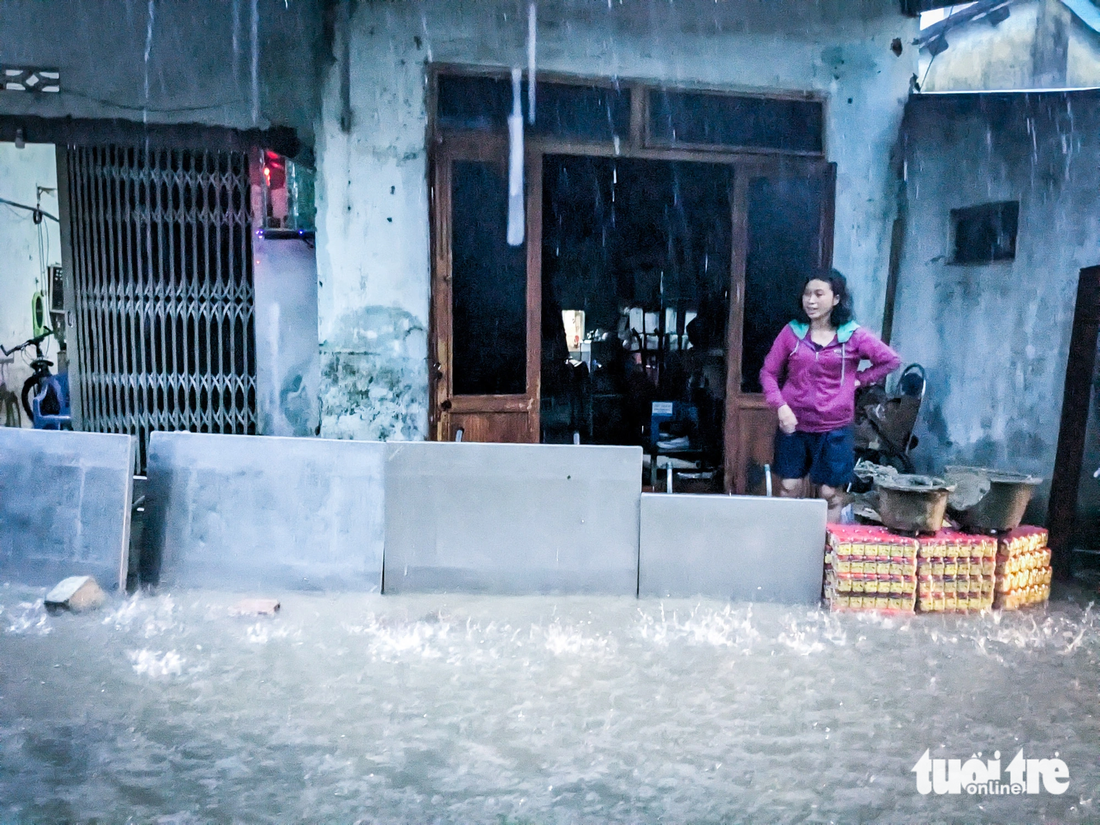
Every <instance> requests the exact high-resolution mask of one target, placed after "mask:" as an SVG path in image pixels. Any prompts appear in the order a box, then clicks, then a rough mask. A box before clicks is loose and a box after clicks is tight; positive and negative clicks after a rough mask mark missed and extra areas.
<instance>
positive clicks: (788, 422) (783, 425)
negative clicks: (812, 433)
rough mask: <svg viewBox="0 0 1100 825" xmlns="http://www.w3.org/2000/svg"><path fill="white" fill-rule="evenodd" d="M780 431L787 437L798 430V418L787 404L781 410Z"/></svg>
mask: <svg viewBox="0 0 1100 825" xmlns="http://www.w3.org/2000/svg"><path fill="white" fill-rule="evenodd" d="M779 429H781V430H782V431H783V432H785V433H786V434H787V435H790V434H791V433H793V432H794V431H795V430H796V429H798V418H797V417H796V416H795V414H794V410H792V409H791V408H790V407H789V406H788V405H787V404H784V405H783V406H782V407H780V408H779Z"/></svg>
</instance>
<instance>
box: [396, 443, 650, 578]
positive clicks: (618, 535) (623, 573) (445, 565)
mask: <svg viewBox="0 0 1100 825" xmlns="http://www.w3.org/2000/svg"><path fill="white" fill-rule="evenodd" d="M388 446H389V457H388V460H387V465H386V571H385V592H387V593H398V592H411V591H436V592H438V591H449V592H465V593H503V594H525V593H607V594H620V595H634V594H635V593H636V592H637V581H638V580H637V569H638V500H639V497H640V496H641V478H642V451H641V448H640V447H596V446H573V445H550V444H475V443H408V444H393V443H391V444H389V445H388Z"/></svg>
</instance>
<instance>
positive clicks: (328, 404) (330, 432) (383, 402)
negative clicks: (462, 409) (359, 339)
mask: <svg viewBox="0 0 1100 825" xmlns="http://www.w3.org/2000/svg"><path fill="white" fill-rule="evenodd" d="M427 429H428V369H427V363H426V362H424V361H411V360H408V359H399V358H386V357H384V356H381V355H374V354H371V353H366V352H328V353H323V354H322V356H321V435H322V437H324V438H349V439H359V440H369V441H422V440H424V438H425V437H426V434H427Z"/></svg>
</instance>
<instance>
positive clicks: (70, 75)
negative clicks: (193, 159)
mask: <svg viewBox="0 0 1100 825" xmlns="http://www.w3.org/2000/svg"><path fill="white" fill-rule="evenodd" d="M322 9H323V3H322V2H321V0H225V1H224V2H210V0H206V1H205V2H197V1H195V0H149V1H148V2H125V3H122V2H118V0H4V6H3V58H2V60H3V62H4V64H5V65H14V66H30V67H56V68H58V69H60V70H61V86H62V93H61V94H55V95H32V94H24V93H14V92H12V93H7V92H6V93H4V94H3V95H2V96H0V114H14V115H39V116H43V117H64V116H71V117H77V118H121V119H124V120H132V121H137V122H148V123H200V124H205V125H216V126H230V127H234V128H241V129H249V128H254V127H261V128H266V127H268V126H271V125H282V126H290V127H292V128H294V129H296V130H298V132H299V133H300V135H301V136H302V137H303V138H304V139H305V140H306V142H307V143H308V142H311V136H312V131H313V123H314V120H315V117H316V111H317V108H318V95H317V90H318V85H317V77H318V74H319V69H320V66H321V65H322V64H323V63H324V61H325V59H326V55H328V54H330V53H331V52H330V47H329V45H328V44H326V43H325V37H324V31H323V28H324V27H323V23H324V15H323V13H322ZM254 10H255V14H256V23H257V25H256V28H257V33H258V36H257V38H256V39H255V41H254V40H253V37H252V20H253V11H254ZM254 43H255V45H256V47H257V48H256V52H255V53H256V69H257V81H256V83H255V85H254V84H253V77H252V61H253V45H254Z"/></svg>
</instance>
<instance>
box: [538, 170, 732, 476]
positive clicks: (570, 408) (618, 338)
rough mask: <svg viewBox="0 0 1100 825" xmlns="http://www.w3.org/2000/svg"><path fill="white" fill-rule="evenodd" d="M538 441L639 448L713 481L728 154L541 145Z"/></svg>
mask: <svg viewBox="0 0 1100 825" xmlns="http://www.w3.org/2000/svg"><path fill="white" fill-rule="evenodd" d="M542 172H543V176H542V183H543V185H542V194H543V202H542V359H541V388H542V392H541V403H540V428H541V432H540V440H541V441H543V442H547V443H570V442H572V441H574V440H579V441H582V442H585V443H594V444H621V445H640V446H642V447H643V448H644V449H645V452H646V458H647V466H649V467H650V471H649V476H650V482H651V483H655V482H656V481H657V477H658V475H661V477H662V478H663V479H664V481H665V483H667V476H668V474H669V473H670V472H675V473H676V474H677V476H678V481H680V482H681V484H682V485H684V486H685V487H686V488H690V489H698V490H699V491H715V492H716V491H719V490H720V489H721V487H722V482H723V473H722V467H723V461H724V444H723V440H724V439H723V428H724V421H725V392H726V373H727V370H726V357H727V346H726V343H727V325H728V319H729V285H730V283H731V279H730V267H731V259H732V240H731V235H732V221H731V198H732V191H733V167H732V166H731V165H729V164H720V163H704V162H698V161H672V160H653V159H637V158H615V157H592V156H579V155H550V154H548V155H546V156H544V158H543V165H542Z"/></svg>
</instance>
